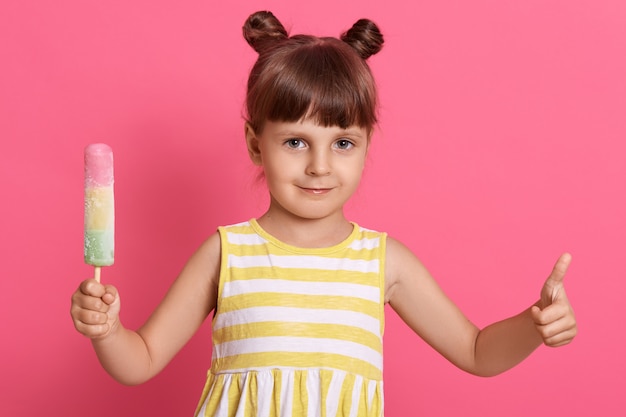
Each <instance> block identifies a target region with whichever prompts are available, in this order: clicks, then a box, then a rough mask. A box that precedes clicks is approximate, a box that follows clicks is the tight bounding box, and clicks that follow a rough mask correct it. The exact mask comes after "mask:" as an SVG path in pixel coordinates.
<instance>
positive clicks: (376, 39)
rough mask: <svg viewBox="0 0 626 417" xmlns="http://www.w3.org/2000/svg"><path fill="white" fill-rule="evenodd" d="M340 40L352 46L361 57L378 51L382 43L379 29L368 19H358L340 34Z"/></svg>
mask: <svg viewBox="0 0 626 417" xmlns="http://www.w3.org/2000/svg"><path fill="white" fill-rule="evenodd" d="M341 40H342V41H344V42H346V43H347V44H348V45H350V46H351V47H352V48H354V50H356V52H357V53H358V54H359V55H360V56H361V58H363V59H367V58H369V57H370V56H372V55H374V54H376V53H378V52H379V51H380V50H381V49H382V47H383V43H384V39H383V34H382V33H381V32H380V29H378V26H376V23H374V22H372V21H371V20H369V19H360V20H358V21H357V22H356V23H355V24H354V25H352V27H351V28H350V29H349V30H348V31H347V32H344V33H343V34H342V35H341Z"/></svg>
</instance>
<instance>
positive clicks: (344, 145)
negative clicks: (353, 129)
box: [336, 139, 354, 150]
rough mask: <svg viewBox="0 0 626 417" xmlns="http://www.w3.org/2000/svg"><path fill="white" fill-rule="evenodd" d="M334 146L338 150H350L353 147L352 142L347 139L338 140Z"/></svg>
mask: <svg viewBox="0 0 626 417" xmlns="http://www.w3.org/2000/svg"><path fill="white" fill-rule="evenodd" d="M336 145H337V147H338V148H339V149H344V150H345V149H350V148H352V147H353V146H354V144H353V143H352V142H350V141H349V140H347V139H340V140H338V141H337V142H336Z"/></svg>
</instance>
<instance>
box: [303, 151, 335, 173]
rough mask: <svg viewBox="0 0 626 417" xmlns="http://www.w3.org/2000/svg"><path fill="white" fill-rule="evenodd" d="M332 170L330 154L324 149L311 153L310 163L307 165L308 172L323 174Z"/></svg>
mask: <svg viewBox="0 0 626 417" xmlns="http://www.w3.org/2000/svg"><path fill="white" fill-rule="evenodd" d="M330 172H331V164H330V156H329V155H328V153H327V152H324V151H322V150H320V151H317V152H314V153H312V154H311V159H310V160H309V165H308V166H307V174H309V175H315V176H322V175H328V174H330Z"/></svg>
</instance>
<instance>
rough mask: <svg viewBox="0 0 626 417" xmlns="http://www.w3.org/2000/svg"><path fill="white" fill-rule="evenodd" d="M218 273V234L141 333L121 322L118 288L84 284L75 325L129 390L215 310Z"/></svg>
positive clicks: (74, 303)
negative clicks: (129, 387)
mask: <svg viewBox="0 0 626 417" xmlns="http://www.w3.org/2000/svg"><path fill="white" fill-rule="evenodd" d="M219 268H220V242H219V235H218V234H214V235H212V236H211V237H210V238H209V239H207V241H206V242H205V243H204V244H203V245H202V246H201V247H200V248H199V249H198V250H197V251H196V253H194V255H193V256H192V257H191V258H190V259H189V261H188V262H187V264H186V265H185V268H184V269H183V271H182V272H181V274H180V275H179V277H178V278H177V279H176V281H175V282H174V283H173V284H172V286H171V288H170V289H169V291H168V292H167V294H166V295H165V297H164V298H163V300H162V301H161V303H160V304H159V306H158V307H157V308H156V310H155V311H154V312H153V313H152V315H151V316H150V317H149V318H148V320H147V321H146V323H145V324H144V325H143V326H142V327H141V328H140V329H139V330H137V331H133V330H129V329H126V328H124V326H123V325H122V323H121V322H120V320H119V315H118V314H119V309H120V298H119V295H118V294H117V290H116V289H115V288H114V287H111V286H106V287H105V286H102V285H100V284H98V283H97V282H95V281H94V280H88V281H85V282H83V283H82V284H81V287H80V288H79V290H78V291H77V292H76V293H75V294H74V296H73V298H72V311H71V312H72V317H73V318H74V324H75V326H76V328H77V330H78V331H79V332H81V333H83V334H85V335H86V336H88V337H90V338H91V339H92V344H93V347H94V349H95V351H96V354H97V356H98V359H99V360H100V363H101V364H102V366H103V367H104V369H105V370H106V371H107V372H108V373H109V374H110V375H111V376H112V377H113V378H115V379H116V380H117V381H119V382H121V383H124V384H129V385H134V384H140V383H143V382H145V381H147V380H148V379H150V378H152V377H153V376H155V375H156V374H158V373H159V372H160V371H161V370H162V369H163V368H164V367H165V366H166V365H167V364H168V363H169V361H170V360H171V359H172V358H173V357H174V355H176V353H177V352H178V351H179V350H180V349H181V348H182V347H183V346H184V345H185V343H187V341H188V340H189V339H190V338H191V337H192V336H193V334H194V333H195V332H196V331H197V329H198V328H199V327H200V325H201V324H202V322H203V321H204V320H205V319H206V317H207V316H208V314H209V313H210V312H211V310H213V309H214V308H215V304H216V299H217V282H218V279H219Z"/></svg>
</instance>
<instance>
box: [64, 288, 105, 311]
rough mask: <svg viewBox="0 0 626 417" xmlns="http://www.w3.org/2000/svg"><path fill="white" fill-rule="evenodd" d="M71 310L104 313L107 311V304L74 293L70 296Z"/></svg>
mask: <svg viewBox="0 0 626 417" xmlns="http://www.w3.org/2000/svg"><path fill="white" fill-rule="evenodd" d="M73 309H80V310H93V311H100V312H106V311H107V310H108V309H109V304H108V303H106V302H104V301H103V300H102V298H100V297H94V296H91V295H86V294H83V293H82V292H81V291H76V292H75V293H74V294H73V295H72V310H73Z"/></svg>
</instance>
